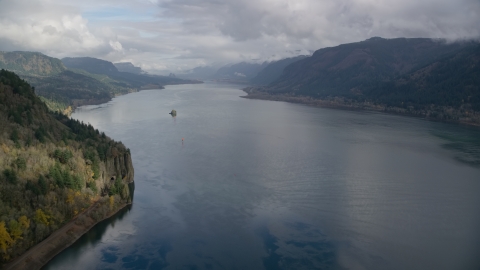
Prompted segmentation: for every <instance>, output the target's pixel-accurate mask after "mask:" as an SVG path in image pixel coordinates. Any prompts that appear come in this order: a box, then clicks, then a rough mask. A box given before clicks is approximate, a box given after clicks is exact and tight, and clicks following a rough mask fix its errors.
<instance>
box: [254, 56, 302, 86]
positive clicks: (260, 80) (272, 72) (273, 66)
mask: <svg viewBox="0 0 480 270" xmlns="http://www.w3.org/2000/svg"><path fill="white" fill-rule="evenodd" d="M306 57H307V56H305V55H300V56H297V57H292V58H286V59H282V60H279V61H275V62H272V63H270V64H268V66H266V67H265V68H264V69H263V70H262V71H260V72H259V73H258V74H257V76H255V77H254V78H252V79H251V80H250V82H251V83H252V84H259V85H268V84H270V83H272V82H274V81H275V80H276V79H278V78H279V77H280V76H281V75H282V72H283V69H284V68H285V67H287V66H288V65H290V64H292V63H295V62H297V61H298V60H302V59H304V58H306Z"/></svg>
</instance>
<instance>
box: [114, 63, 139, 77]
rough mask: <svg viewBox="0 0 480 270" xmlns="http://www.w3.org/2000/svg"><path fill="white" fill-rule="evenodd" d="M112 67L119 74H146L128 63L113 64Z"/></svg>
mask: <svg viewBox="0 0 480 270" xmlns="http://www.w3.org/2000/svg"><path fill="white" fill-rule="evenodd" d="M113 65H114V66H115V67H116V68H117V70H118V71H120V72H128V73H133V74H145V73H146V72H145V71H143V70H142V68H140V67H136V66H134V65H133V64H132V63H130V62H120V63H114V64H113Z"/></svg>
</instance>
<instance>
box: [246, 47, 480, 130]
mask: <svg viewBox="0 0 480 270" xmlns="http://www.w3.org/2000/svg"><path fill="white" fill-rule="evenodd" d="M479 46H480V44H479V43H476V42H456V43H446V42H443V41H438V40H432V39H420V38H417V39H405V38H399V39H382V38H372V39H368V40H366V41H362V42H357V43H351V44H344V45H340V46H337V47H332V48H324V49H320V50H318V51H316V52H315V53H314V54H313V55H312V57H308V58H305V59H303V60H300V61H297V62H295V63H293V64H291V65H289V66H288V67H286V68H285V69H284V72H283V74H282V75H281V77H280V78H279V79H278V80H276V81H275V82H273V83H272V84H270V85H268V86H266V87H257V88H250V89H247V92H249V93H250V97H253V95H254V94H253V93H257V94H262V93H263V94H267V95H273V96H279V95H280V96H283V97H282V99H291V100H293V99H295V100H296V102H307V100H308V102H312V100H323V101H324V102H320V103H322V104H325V102H326V103H328V104H329V106H340V107H349V108H366V109H374V110H383V111H393V112H398V113H406V114H413V115H420V116H425V117H430V118H434V119H440V120H447V121H460V122H468V123H472V124H480V115H479V108H480V102H479V101H480V100H479V95H480V92H479V91H480V89H479V86H480V84H479V79H478V78H479V77H480V76H479V70H480V65H479V59H480V50H479V48H480V47H479ZM263 98H266V97H265V96H264V97H263ZM302 100H303V101H302ZM308 102H307V103H308ZM316 103H319V102H316ZM320 103H319V104H320ZM328 104H327V105H328ZM472 110H473V111H472Z"/></svg>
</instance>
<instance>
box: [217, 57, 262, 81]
mask: <svg viewBox="0 0 480 270" xmlns="http://www.w3.org/2000/svg"><path fill="white" fill-rule="evenodd" d="M267 65H268V62H263V63H262V64H255V63H246V62H241V63H238V64H234V65H230V66H224V67H222V68H220V69H219V70H217V72H216V73H215V74H214V75H213V78H214V79H226V80H235V81H249V80H250V79H251V78H253V77H255V76H257V74H258V73H259V72H260V71H261V70H262V69H264V68H265V67H266V66H267Z"/></svg>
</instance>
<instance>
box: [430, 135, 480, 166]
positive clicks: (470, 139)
mask: <svg viewBox="0 0 480 270" xmlns="http://www.w3.org/2000/svg"><path fill="white" fill-rule="evenodd" d="M432 134H433V135H434V136H437V137H438V138H441V139H443V140H444V141H445V143H443V144H442V147H444V148H445V149H448V150H451V151H452V152H454V157H455V159H456V160H458V161H460V162H463V163H465V164H469V165H471V166H476V167H480V131H478V129H477V128H466V127H457V128H456V129H455V130H450V131H449V130H448V129H446V130H435V131H432Z"/></svg>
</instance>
